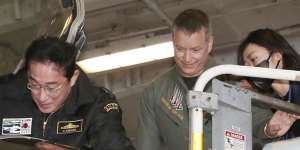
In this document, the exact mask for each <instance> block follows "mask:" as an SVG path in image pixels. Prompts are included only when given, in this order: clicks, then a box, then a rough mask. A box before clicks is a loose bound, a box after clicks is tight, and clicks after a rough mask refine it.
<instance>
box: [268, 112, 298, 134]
mask: <svg viewBox="0 0 300 150" xmlns="http://www.w3.org/2000/svg"><path fill="white" fill-rule="evenodd" d="M299 118H300V116H297V115H294V114H289V113H286V112H283V111H280V110H278V111H276V112H275V113H274V115H273V117H272V118H271V120H270V121H269V123H268V124H267V126H266V128H265V134H266V135H267V136H268V137H274V138H275V137H280V136H283V135H284V134H285V133H286V132H287V131H288V130H289V129H290V128H291V126H292V125H293V123H294V122H295V121H296V120H297V119H299Z"/></svg>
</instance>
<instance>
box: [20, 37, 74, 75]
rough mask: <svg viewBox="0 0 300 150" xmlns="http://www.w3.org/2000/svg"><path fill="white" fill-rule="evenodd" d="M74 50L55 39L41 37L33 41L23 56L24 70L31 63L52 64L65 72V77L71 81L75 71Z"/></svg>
mask: <svg viewBox="0 0 300 150" xmlns="http://www.w3.org/2000/svg"><path fill="white" fill-rule="evenodd" d="M76 54H77V53H76V49H75V47H74V46H72V45H70V44H68V43H66V42H64V41H61V40H59V39H58V38H55V37H41V38H39V39H37V40H35V41H33V42H32V43H31V44H30V46H29V47H28V48H27V51H26V54H25V68H26V69H28V67H29V65H30V63H31V62H32V61H36V62H40V63H54V64H56V65H57V66H58V67H60V68H61V69H62V70H63V71H64V72H65V77H67V78H68V79H71V77H72V76H73V73H74V71H75V69H76V64H75V61H76Z"/></svg>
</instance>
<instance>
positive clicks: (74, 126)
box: [57, 119, 83, 134]
mask: <svg viewBox="0 0 300 150" xmlns="http://www.w3.org/2000/svg"><path fill="white" fill-rule="evenodd" d="M82 124H83V119H80V120H72V121H58V122H57V134H71V133H75V132H82V127H83V126H82Z"/></svg>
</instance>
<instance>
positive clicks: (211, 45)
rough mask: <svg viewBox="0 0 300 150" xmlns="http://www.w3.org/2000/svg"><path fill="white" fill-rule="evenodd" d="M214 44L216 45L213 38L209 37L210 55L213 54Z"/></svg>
mask: <svg viewBox="0 0 300 150" xmlns="http://www.w3.org/2000/svg"><path fill="white" fill-rule="evenodd" d="M213 44H214V38H213V36H209V39H208V49H207V50H208V53H210V52H211V50H212V48H213Z"/></svg>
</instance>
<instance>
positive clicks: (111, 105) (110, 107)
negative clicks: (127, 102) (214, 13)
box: [104, 103, 119, 112]
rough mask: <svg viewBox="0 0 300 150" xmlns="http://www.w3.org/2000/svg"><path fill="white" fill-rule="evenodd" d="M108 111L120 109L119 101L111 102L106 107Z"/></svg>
mask: <svg viewBox="0 0 300 150" xmlns="http://www.w3.org/2000/svg"><path fill="white" fill-rule="evenodd" d="M104 109H105V111H106V112H110V111H112V110H116V111H119V105H118V104H117V103H109V104H107V105H106V106H105V107H104Z"/></svg>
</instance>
